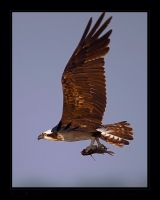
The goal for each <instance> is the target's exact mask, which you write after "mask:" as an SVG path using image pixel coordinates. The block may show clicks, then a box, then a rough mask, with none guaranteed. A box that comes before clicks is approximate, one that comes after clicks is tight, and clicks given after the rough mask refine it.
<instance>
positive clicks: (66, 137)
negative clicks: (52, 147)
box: [57, 130, 93, 142]
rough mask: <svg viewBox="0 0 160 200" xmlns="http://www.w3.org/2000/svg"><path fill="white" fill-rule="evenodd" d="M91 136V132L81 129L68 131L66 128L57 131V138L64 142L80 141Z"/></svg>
mask: <svg viewBox="0 0 160 200" xmlns="http://www.w3.org/2000/svg"><path fill="white" fill-rule="evenodd" d="M92 137H93V136H92V135H91V133H88V132H82V131H72V130H71V131H68V130H61V131H58V135H57V138H58V139H59V140H61V141H66V142H74V141H80V140H89V139H91V138H92Z"/></svg>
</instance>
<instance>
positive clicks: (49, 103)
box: [12, 12, 147, 187]
mask: <svg viewBox="0 0 160 200" xmlns="http://www.w3.org/2000/svg"><path fill="white" fill-rule="evenodd" d="M100 14H101V13H100V12H81V13H78V12H70V13H67V12H65V13H62V12H13V13H12V186H13V187H146V186H147V13H145V12H144V13H142V12H107V13H106V15H105V17H104V20H103V21H105V20H106V19H107V18H108V17H110V16H113V19H112V21H111V23H110V25H109V26H108V27H107V30H110V29H113V32H112V35H111V36H110V38H111V42H110V45H109V46H110V51H109V53H108V54H107V55H106V56H105V71H106V81H107V107H106V111H105V114H104V118H103V124H107V123H115V122H119V121H123V120H127V121H128V122H130V124H131V126H132V127H133V130H134V140H133V141H131V143H130V145H129V146H125V147H124V148H122V149H120V148H118V147H115V146H112V145H111V144H107V143H105V142H104V141H102V143H103V144H104V145H105V146H107V147H109V150H110V151H114V152H115V154H114V156H110V155H108V154H105V155H99V154H94V155H93V156H94V158H95V160H96V161H94V160H93V159H92V158H91V157H90V156H82V155H81V154H80V152H81V150H82V149H84V148H86V147H87V146H88V145H89V143H90V141H89V140H86V141H80V142H72V143H69V142H52V141H45V140H40V141H38V140H37V136H38V135H39V134H40V133H42V132H43V131H45V130H48V129H50V128H52V127H54V126H55V125H56V124H57V123H58V122H59V120H60V118H61V114H62V103H63V99H62V98H63V96H62V86H61V75H62V73H63V70H64V68H65V66H66V64H67V62H68V60H69V58H70V56H71V55H72V53H73V51H74V50H75V48H76V46H77V44H78V42H79V40H80V38H81V36H82V33H83V31H84V29H85V27H86V24H87V22H88V20H89V19H90V17H92V18H93V22H92V25H93V24H94V23H95V22H96V20H97V19H98V17H99V16H100ZM107 30H106V31H107ZM106 31H105V32H106Z"/></svg>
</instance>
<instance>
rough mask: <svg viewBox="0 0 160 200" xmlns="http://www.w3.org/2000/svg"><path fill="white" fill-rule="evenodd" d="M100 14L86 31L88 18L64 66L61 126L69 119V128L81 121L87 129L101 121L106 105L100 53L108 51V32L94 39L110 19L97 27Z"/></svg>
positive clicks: (103, 54) (101, 55) (80, 124)
mask: <svg viewBox="0 0 160 200" xmlns="http://www.w3.org/2000/svg"><path fill="white" fill-rule="evenodd" d="M104 14H105V13H102V14H101V16H100V17H99V19H98V20H97V22H96V24H95V25H94V27H93V28H92V29H91V31H90V32H89V33H88V31H89V28H90V26H91V22H92V18H91V19H90V20H89V22H88V25H87V27H86V29H85V31H84V34H83V36H82V38H81V40H80V42H79V44H78V46H77V48H76V50H75V51H74V53H73V55H72V56H71V58H70V60H69V62H68V63H67V65H66V68H65V69H64V72H63V75H62V87H63V114H62V119H61V122H62V125H64V126H66V125H67V124H68V122H72V126H73V127H74V126H80V127H84V124H85V125H87V124H88V126H89V127H90V128H89V129H93V130H95V127H96V126H97V125H100V124H101V123H102V118H103V115H104V112H105V107H106V81H105V75H104V73H105V70H104V67H103V66H104V56H105V55H106V54H107V53H108V51H109V47H108V44H109V42H110V39H109V36H110V34H111V32H112V30H110V31H108V32H107V33H106V34H104V35H103V36H102V37H100V38H98V37H99V35H100V34H101V33H102V32H103V30H104V29H105V28H106V27H107V26H108V24H109V23H110V21H111V19H112V17H110V18H109V19H107V20H106V22H104V24H103V25H102V26H101V27H100V28H99V25H100V23H101V21H102V19H103V17H104ZM98 28H99V29H98ZM97 29H98V30H97ZM87 34H88V35H87ZM92 126H93V128H92Z"/></svg>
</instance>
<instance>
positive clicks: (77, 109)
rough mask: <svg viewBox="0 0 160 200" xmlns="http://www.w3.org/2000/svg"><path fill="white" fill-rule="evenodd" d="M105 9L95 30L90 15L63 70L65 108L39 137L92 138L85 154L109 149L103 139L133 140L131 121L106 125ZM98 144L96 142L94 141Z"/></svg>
mask: <svg viewBox="0 0 160 200" xmlns="http://www.w3.org/2000/svg"><path fill="white" fill-rule="evenodd" d="M104 15H105V13H102V14H101V16H100V17H99V19H98V20H97V22H96V23H95V25H94V26H93V28H92V29H91V31H89V29H90V26H91V23H92V18H90V20H89V22H88V24H87V26H86V28H85V31H84V33H83V35H82V38H81V39H80V42H79V44H78V46H77V48H76V49H75V51H74V53H73V55H72V56H71V58H70V59H69V61H68V63H67V65H66V67H65V69H64V72H63V74H62V79H61V81H62V88H63V112H62V118H61V120H60V121H59V123H58V124H57V125H56V126H55V127H53V128H51V129H49V130H47V131H44V132H43V133H42V134H41V135H39V136H38V140H39V139H45V140H51V141H68V142H74V141H80V140H91V142H90V145H89V146H88V147H86V148H85V149H83V150H82V152H81V154H82V155H91V154H93V153H109V154H110V155H112V154H113V153H114V152H111V151H107V148H106V147H105V146H104V145H103V144H101V143H100V141H99V139H102V140H104V141H105V142H108V143H110V144H112V145H115V146H117V147H123V145H129V142H128V140H133V132H132V128H131V127H129V126H130V124H129V123H128V122H127V121H122V122H118V123H114V124H105V125H102V119H103V115H104V112H105V107H106V103H107V98H106V81H105V69H104V67H103V66H104V64H105V62H104V56H105V55H106V54H107V53H108V52H109V47H108V45H109V43H110V39H109V36H110V35H111V33H112V30H109V31H108V32H107V33H105V34H104V35H103V36H101V37H99V36H100V34H101V33H102V32H103V31H104V30H105V28H106V27H107V26H108V24H109V23H110V21H111V19H112V17H109V18H108V19H107V20H106V21H105V22H104V23H103V24H102V25H101V26H100V24H101V21H102V19H103V18H104ZM95 141H96V142H97V145H98V146H97V145H94V142H95Z"/></svg>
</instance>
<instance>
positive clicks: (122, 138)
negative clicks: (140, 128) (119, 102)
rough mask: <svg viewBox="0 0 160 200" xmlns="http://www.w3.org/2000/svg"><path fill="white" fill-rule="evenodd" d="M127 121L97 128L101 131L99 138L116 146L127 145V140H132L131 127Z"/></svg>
mask: <svg viewBox="0 0 160 200" xmlns="http://www.w3.org/2000/svg"><path fill="white" fill-rule="evenodd" d="M129 126H130V124H129V123H128V122H127V121H122V122H118V123H114V124H106V125H102V126H101V127H100V128H98V129H97V130H98V131H100V132H101V139H102V140H104V141H106V142H108V143H110V144H112V145H115V146H118V147H120V148H122V147H123V145H129V142H128V141H127V140H133V132H132V131H133V129H132V128H131V127H129Z"/></svg>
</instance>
